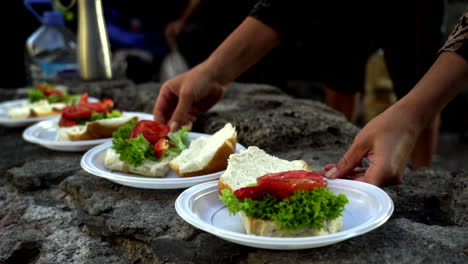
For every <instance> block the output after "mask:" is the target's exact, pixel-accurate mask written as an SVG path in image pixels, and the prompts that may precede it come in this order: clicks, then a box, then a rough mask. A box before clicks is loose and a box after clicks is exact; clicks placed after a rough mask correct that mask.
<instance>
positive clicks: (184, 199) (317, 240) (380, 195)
mask: <svg viewBox="0 0 468 264" xmlns="http://www.w3.org/2000/svg"><path fill="white" fill-rule="evenodd" d="M328 182H329V187H340V185H341V186H346V188H354V189H356V190H359V191H365V192H366V193H368V194H372V197H373V198H374V199H376V200H377V203H378V204H379V205H380V206H379V208H378V210H377V212H376V213H375V215H374V216H373V217H371V218H370V219H368V220H367V221H365V222H362V223H361V224H359V225H358V226H355V227H352V228H350V229H347V230H344V231H341V232H338V233H335V234H330V235H324V236H316V237H294V238H278V237H276V238H275V237H262V236H254V235H248V234H242V233H237V232H233V231H229V230H226V229H223V228H220V227H217V226H214V225H211V224H208V223H206V222H205V221H203V220H202V219H200V218H199V217H198V216H197V215H196V214H195V213H194V212H193V210H192V203H193V201H194V200H195V199H196V197H199V196H201V195H203V194H206V193H208V192H211V191H216V192H217V185H218V182H217V181H211V182H206V183H203V184H199V185H197V186H193V187H191V188H189V189H187V190H185V191H183V192H182V193H181V194H180V195H179V197H178V198H177V200H176V202H175V209H176V211H177V213H178V214H179V215H180V217H182V218H183V219H184V220H185V221H187V222H188V223H190V224H191V225H193V226H195V227H197V228H199V229H201V230H204V231H207V232H209V233H211V234H213V235H216V236H218V237H221V238H223V239H226V240H229V241H232V242H235V243H238V244H242V245H247V246H252V247H258V248H267V249H283V250H294V249H305V248H313V247H321V246H326V245H330V244H334V243H338V242H341V241H343V240H346V239H349V238H352V237H355V236H358V235H362V234H364V233H367V232H369V231H372V230H374V229H375V228H377V227H379V226H381V225H382V224H384V223H385V222H386V221H387V220H388V219H389V218H390V216H391V215H392V213H393V209H394V206H393V201H392V199H391V198H390V197H389V196H388V194H387V193H385V192H384V191H383V190H382V189H380V188H378V187H376V186H374V185H371V184H367V183H363V182H358V181H351V180H340V179H337V180H329V181H328Z"/></svg>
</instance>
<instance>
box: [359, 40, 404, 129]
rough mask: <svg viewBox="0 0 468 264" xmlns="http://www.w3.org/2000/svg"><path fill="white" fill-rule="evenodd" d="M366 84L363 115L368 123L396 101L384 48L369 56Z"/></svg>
mask: <svg viewBox="0 0 468 264" xmlns="http://www.w3.org/2000/svg"><path fill="white" fill-rule="evenodd" d="M364 85H365V86H364V89H365V93H364V116H363V117H364V122H365V123H367V122H369V121H370V120H371V119H372V118H374V117H376V116H377V115H379V114H380V113H382V112H383V111H385V110H386V109H387V108H388V107H390V106H391V105H392V104H393V103H395V102H396V95H395V93H394V92H393V82H392V80H391V79H390V76H389V74H388V70H387V66H386V64H385V59H384V54H383V50H381V49H379V50H377V51H376V52H375V53H374V54H372V55H371V56H370V57H369V59H368V61H367V65H366V76H365V84H364Z"/></svg>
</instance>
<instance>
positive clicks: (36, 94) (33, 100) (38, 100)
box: [8, 83, 80, 118]
mask: <svg viewBox="0 0 468 264" xmlns="http://www.w3.org/2000/svg"><path fill="white" fill-rule="evenodd" d="M78 98H80V95H69V94H68V93H67V92H65V91H64V90H63V89H58V88H57V87H56V86H53V85H50V84H47V83H40V84H38V85H36V87H33V88H30V89H28V101H27V102H25V103H24V104H23V105H22V106H18V107H12V108H10V109H8V117H9V118H30V117H43V116H50V115H59V114H60V113H61V111H62V110H63V109H64V108H65V107H66V106H68V105H73V104H75V103H76V102H77V100H78Z"/></svg>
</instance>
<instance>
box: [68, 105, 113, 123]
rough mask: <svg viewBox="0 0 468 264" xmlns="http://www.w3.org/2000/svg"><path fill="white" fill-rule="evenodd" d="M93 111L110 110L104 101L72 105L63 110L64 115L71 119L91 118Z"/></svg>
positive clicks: (102, 111) (103, 111)
mask: <svg viewBox="0 0 468 264" xmlns="http://www.w3.org/2000/svg"><path fill="white" fill-rule="evenodd" d="M93 112H97V113H105V112H108V109H107V106H106V105H104V104H103V103H87V104H79V105H71V106H67V107H65V108H64V109H63V110H62V115H63V116H64V117H66V118H69V119H77V118H89V117H91V115H92V114H93Z"/></svg>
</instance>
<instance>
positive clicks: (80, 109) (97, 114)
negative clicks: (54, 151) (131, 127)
mask: <svg viewBox="0 0 468 264" xmlns="http://www.w3.org/2000/svg"><path fill="white" fill-rule="evenodd" d="M113 106H114V102H113V101H112V100H111V99H103V100H102V101H101V102H93V103H88V98H87V94H83V95H82V97H81V98H80V102H79V103H78V104H77V105H71V106H67V107H65V108H64V109H63V110H62V116H61V118H60V121H59V123H58V129H57V135H56V140H57V141H76V140H93V139H101V138H111V137H112V133H113V132H114V131H116V130H117V129H118V128H119V127H121V126H123V125H125V124H126V123H128V122H129V121H130V120H138V117H136V116H123V115H122V112H121V111H120V110H115V109H113V108H112V107H113Z"/></svg>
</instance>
